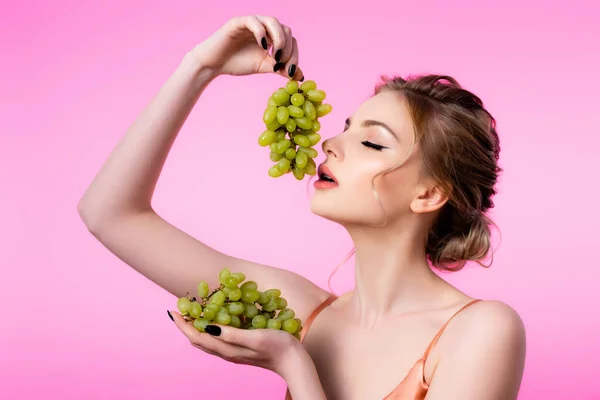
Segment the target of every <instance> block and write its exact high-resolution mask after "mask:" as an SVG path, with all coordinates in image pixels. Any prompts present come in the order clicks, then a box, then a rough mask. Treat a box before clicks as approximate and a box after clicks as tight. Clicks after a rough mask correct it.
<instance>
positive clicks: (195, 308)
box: [188, 301, 202, 318]
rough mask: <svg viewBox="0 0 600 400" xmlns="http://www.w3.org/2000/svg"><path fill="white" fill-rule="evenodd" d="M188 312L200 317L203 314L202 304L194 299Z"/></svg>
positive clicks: (194, 316) (192, 315)
mask: <svg viewBox="0 0 600 400" xmlns="http://www.w3.org/2000/svg"><path fill="white" fill-rule="evenodd" d="M188 312H189V314H190V316H191V317H192V318H199V317H200V316H201V315H202V306H201V305H200V303H198V302H197V301H193V302H192V303H191V304H190V309H189V311H188Z"/></svg>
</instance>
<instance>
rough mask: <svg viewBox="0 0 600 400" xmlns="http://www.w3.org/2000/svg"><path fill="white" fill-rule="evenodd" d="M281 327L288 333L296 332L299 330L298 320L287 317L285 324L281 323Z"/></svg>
mask: <svg viewBox="0 0 600 400" xmlns="http://www.w3.org/2000/svg"><path fill="white" fill-rule="evenodd" d="M281 327H282V329H283V330H284V331H286V332H287V333H291V334H294V333H296V331H297V330H298V322H296V320H295V319H286V320H285V321H283V324H281Z"/></svg>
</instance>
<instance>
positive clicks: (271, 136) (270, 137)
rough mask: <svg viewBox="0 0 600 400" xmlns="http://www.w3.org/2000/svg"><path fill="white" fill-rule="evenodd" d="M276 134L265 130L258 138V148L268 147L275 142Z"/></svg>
mask: <svg viewBox="0 0 600 400" xmlns="http://www.w3.org/2000/svg"><path fill="white" fill-rule="evenodd" d="M276 135H277V134H276V133H275V132H274V131H270V130H268V129H267V130H266V131H264V132H263V133H262V134H261V135H260V136H259V137H258V144H259V145H260V146H263V147H265V146H268V145H270V144H271V143H273V142H274V141H275V136H276Z"/></svg>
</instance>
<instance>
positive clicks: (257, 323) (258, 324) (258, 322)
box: [252, 315, 267, 329]
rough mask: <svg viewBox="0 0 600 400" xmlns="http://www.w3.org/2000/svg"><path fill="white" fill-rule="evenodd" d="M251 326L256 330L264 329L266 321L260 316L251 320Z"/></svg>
mask: <svg viewBox="0 0 600 400" xmlns="http://www.w3.org/2000/svg"><path fill="white" fill-rule="evenodd" d="M252 326H253V327H254V328H256V329H264V328H265V327H266V326H267V319H266V318H265V317H264V316H262V315H257V316H256V317H254V318H252Z"/></svg>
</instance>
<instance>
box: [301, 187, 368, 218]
mask: <svg viewBox="0 0 600 400" xmlns="http://www.w3.org/2000/svg"><path fill="white" fill-rule="evenodd" d="M332 194H333V192H326V191H323V192H320V191H317V192H316V193H315V194H314V196H313V197H312V198H311V201H310V210H311V211H312V213H313V214H315V215H318V216H319V217H322V218H325V219H328V220H330V221H333V222H336V223H338V224H340V225H369V224H373V223H376V221H379V218H380V216H379V215H371V214H373V213H372V212H365V210H368V209H369V208H365V207H361V206H360V204H358V203H354V202H352V201H348V199H340V198H339V197H338V196H331V195H332Z"/></svg>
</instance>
